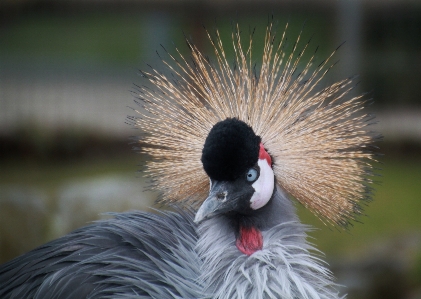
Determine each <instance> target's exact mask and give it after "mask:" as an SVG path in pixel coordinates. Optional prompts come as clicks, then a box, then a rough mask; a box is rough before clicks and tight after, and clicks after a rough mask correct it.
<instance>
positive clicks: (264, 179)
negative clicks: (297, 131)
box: [195, 118, 275, 222]
mask: <svg viewBox="0 0 421 299" xmlns="http://www.w3.org/2000/svg"><path fill="white" fill-rule="evenodd" d="M201 161H202V163H203V168H204V170H205V172H206V174H207V175H208V176H209V180H210V191H209V196H208V197H207V199H206V200H205V201H204V203H203V204H202V205H201V207H200V209H199V210H198V212H197V214H196V218H195V221H196V222H201V221H203V220H204V219H206V218H210V217H213V216H216V215H219V214H226V213H231V214H232V213H236V214H241V215H249V214H252V213H253V211H254V210H257V209H260V208H262V207H263V206H265V205H266V204H267V203H268V202H269V200H270V199H271V198H272V195H273V193H274V186H275V176H274V173H273V169H272V158H271V157H270V155H269V154H268V153H267V151H266V150H265V148H264V146H263V144H262V142H261V138H260V137H259V136H257V135H256V134H255V133H254V131H253V129H252V128H251V127H250V126H249V125H247V124H246V123H245V122H243V121H241V120H238V119H236V118H227V119H226V120H223V121H220V122H218V123H217V124H215V125H214V126H213V128H212V129H211V130H210V132H209V135H208V136H207V138H206V141H205V144H204V147H203V151H202V158H201Z"/></svg>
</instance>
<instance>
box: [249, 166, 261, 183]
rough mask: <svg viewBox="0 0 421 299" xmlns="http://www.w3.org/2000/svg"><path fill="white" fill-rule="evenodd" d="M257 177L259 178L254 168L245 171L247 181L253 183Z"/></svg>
mask: <svg viewBox="0 0 421 299" xmlns="http://www.w3.org/2000/svg"><path fill="white" fill-rule="evenodd" d="M258 176H259V173H258V171H257V170H256V169H255V168H250V169H249V170H248V171H247V175H246V178H247V181H249V182H254V181H255V180H257V177H258Z"/></svg>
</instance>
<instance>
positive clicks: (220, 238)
mask: <svg viewBox="0 0 421 299" xmlns="http://www.w3.org/2000/svg"><path fill="white" fill-rule="evenodd" d="M272 201H273V202H272V204H271V205H272V206H271V209H270V210H268V211H267V213H266V215H265V217H266V218H265V225H264V228H263V229H262V235H263V249H262V250H259V251H257V252H255V253H254V254H252V255H251V256H247V255H245V254H243V253H241V252H240V251H239V250H238V249H237V247H236V245H235V241H236V240H235V232H234V229H233V226H232V224H231V223H230V220H229V219H228V218H227V217H226V216H219V217H215V218H211V219H209V220H207V221H204V222H203V223H202V224H201V225H200V226H199V241H198V245H197V251H198V253H199V255H200V256H201V258H202V259H203V266H202V267H203V269H202V271H201V273H203V274H202V275H201V277H200V278H199V280H200V283H201V284H203V285H204V287H205V293H207V294H212V295H211V296H210V297H212V298H219V299H225V298H226V299H228V298H230V299H235V298H254V299H266V298H285V299H286V298H288V299H289V298H291V299H295V298H297V299H298V298H299V299H327V298H329V299H333V298H336V299H337V298H339V295H338V292H337V290H336V287H337V285H336V284H335V283H333V281H332V280H333V277H332V274H331V273H330V271H329V270H328V269H326V268H325V267H324V265H323V262H322V261H321V260H320V259H319V258H317V257H315V256H312V255H311V254H310V251H315V249H314V248H313V247H312V246H311V245H309V244H308V243H307V242H306V230H307V229H308V228H307V227H306V226H305V225H302V224H301V223H300V222H299V221H298V217H297V215H296V212H295V207H294V206H293V205H292V203H291V201H290V200H289V199H288V198H287V196H286V195H285V193H284V192H283V191H282V190H281V189H280V188H279V187H277V189H276V191H275V195H274V198H273V199H272Z"/></svg>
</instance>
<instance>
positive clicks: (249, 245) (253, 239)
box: [235, 227, 263, 255]
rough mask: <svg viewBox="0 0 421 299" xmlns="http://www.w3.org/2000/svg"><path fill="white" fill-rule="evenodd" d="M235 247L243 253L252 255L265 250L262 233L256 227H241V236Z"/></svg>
mask: <svg viewBox="0 0 421 299" xmlns="http://www.w3.org/2000/svg"><path fill="white" fill-rule="evenodd" d="M235 245H236V246H237V248H238V250H240V251H241V252H242V253H244V254H246V255H252V254H253V253H255V252H256V251H258V250H262V248H263V237H262V233H261V232H260V231H259V230H258V229H256V228H254V227H250V228H245V227H241V228H240V235H239V237H238V239H237V242H236V244H235Z"/></svg>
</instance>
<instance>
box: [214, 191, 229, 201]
mask: <svg viewBox="0 0 421 299" xmlns="http://www.w3.org/2000/svg"><path fill="white" fill-rule="evenodd" d="M227 194H228V192H227V191H224V192H220V193H218V194H216V198H217V199H218V200H224V199H226V197H227Z"/></svg>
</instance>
